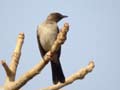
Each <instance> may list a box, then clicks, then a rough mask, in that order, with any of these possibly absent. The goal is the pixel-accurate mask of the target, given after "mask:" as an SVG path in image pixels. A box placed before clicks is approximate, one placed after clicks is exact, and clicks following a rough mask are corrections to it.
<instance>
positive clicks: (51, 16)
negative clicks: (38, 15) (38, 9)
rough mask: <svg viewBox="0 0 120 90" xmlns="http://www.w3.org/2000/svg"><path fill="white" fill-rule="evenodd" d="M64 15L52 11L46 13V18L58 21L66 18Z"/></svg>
mask: <svg viewBox="0 0 120 90" xmlns="http://www.w3.org/2000/svg"><path fill="white" fill-rule="evenodd" d="M66 17H68V16H66V15H62V14H60V13H57V12H54V13H50V14H49V15H48V17H47V20H50V21H55V22H59V21H60V20H61V19H63V18H66Z"/></svg>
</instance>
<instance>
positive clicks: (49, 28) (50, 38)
mask: <svg viewBox="0 0 120 90" xmlns="http://www.w3.org/2000/svg"><path fill="white" fill-rule="evenodd" d="M57 34H58V31H57V27H56V26H54V25H45V26H41V27H40V43H41V45H42V47H43V49H44V50H45V51H49V50H50V49H51V47H52V45H53V43H54V41H55V40H56V37H57Z"/></svg>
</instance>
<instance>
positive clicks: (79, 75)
mask: <svg viewBox="0 0 120 90" xmlns="http://www.w3.org/2000/svg"><path fill="white" fill-rule="evenodd" d="M94 66H95V65H94V62H93V61H90V62H89V64H88V66H86V67H84V68H81V69H80V70H79V71H78V72H76V73H74V74H73V75H71V76H69V77H68V78H66V80H65V82H64V83H58V84H55V85H52V86H49V87H47V88H44V89H42V90H58V89H60V88H62V87H64V86H66V85H69V84H71V83H73V82H74V81H76V80H78V79H83V78H84V77H85V76H86V75H87V74H88V73H89V72H91V71H92V70H93V68H94Z"/></svg>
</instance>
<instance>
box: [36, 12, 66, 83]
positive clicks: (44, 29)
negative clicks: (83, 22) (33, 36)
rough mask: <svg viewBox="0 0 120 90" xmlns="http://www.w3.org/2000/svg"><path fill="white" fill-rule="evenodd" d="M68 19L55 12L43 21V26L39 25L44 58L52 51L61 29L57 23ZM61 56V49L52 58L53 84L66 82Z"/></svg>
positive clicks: (39, 41)
mask: <svg viewBox="0 0 120 90" xmlns="http://www.w3.org/2000/svg"><path fill="white" fill-rule="evenodd" d="M66 17H68V16H66V15H62V14H61V13H58V12H53V13H50V14H49V15H48V16H47V18H46V20H45V21H43V22H42V23H41V24H39V25H38V27H37V42H38V48H39V51H40V53H41V56H42V57H43V56H44V55H45V54H46V53H47V52H48V51H49V50H50V49H51V47H52V45H53V43H54V41H55V40H56V38H57V35H58V33H59V28H58V25H57V23H58V22H59V21H60V20H61V19H63V18H66ZM60 55H61V47H60V48H59V49H58V50H57V52H56V53H55V55H54V56H53V57H52V60H50V63H51V69H52V81H53V84H57V83H58V82H61V83H64V82H65V76H64V73H63V70H62V66H61V63H60Z"/></svg>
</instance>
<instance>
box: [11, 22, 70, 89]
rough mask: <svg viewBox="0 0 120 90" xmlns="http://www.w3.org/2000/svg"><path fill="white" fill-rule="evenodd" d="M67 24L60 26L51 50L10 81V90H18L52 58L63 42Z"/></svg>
mask: <svg viewBox="0 0 120 90" xmlns="http://www.w3.org/2000/svg"><path fill="white" fill-rule="evenodd" d="M68 29H69V25H68V24H67V23H65V24H64V27H63V28H62V30H61V32H60V33H59V34H58V36H57V39H56V41H55V42H54V44H53V46H52V48H51V50H50V51H49V52H48V53H47V54H46V55H45V56H44V58H43V59H42V60H40V62H39V63H38V64H37V65H35V66H34V67H33V68H32V69H31V70H29V71H28V72H26V73H25V74H24V75H22V76H21V77H20V78H19V79H18V80H16V81H15V82H14V83H11V86H10V87H11V90H16V89H17V90H18V89H20V88H21V87H22V86H23V85H25V84H26V83H27V82H28V81H29V80H31V79H32V78H33V77H34V76H35V75H37V74H39V73H40V72H41V70H42V69H43V68H44V67H45V66H46V64H47V63H48V62H49V60H50V59H51V58H52V56H53V55H54V54H55V53H56V51H57V50H58V49H59V47H60V46H61V44H63V43H64V41H65V38H64V37H66V34H67V32H68Z"/></svg>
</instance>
